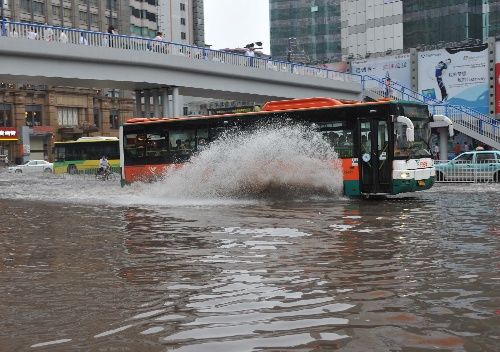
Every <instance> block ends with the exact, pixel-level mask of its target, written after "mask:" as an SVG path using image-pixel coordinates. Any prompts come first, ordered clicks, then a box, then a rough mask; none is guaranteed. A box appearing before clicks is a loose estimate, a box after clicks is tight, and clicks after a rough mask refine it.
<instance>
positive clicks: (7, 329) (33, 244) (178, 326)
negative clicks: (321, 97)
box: [0, 172, 500, 352]
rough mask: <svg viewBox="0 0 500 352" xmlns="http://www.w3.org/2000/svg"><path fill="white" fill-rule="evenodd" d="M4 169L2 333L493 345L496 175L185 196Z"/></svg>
mask: <svg viewBox="0 0 500 352" xmlns="http://www.w3.org/2000/svg"><path fill="white" fill-rule="evenodd" d="M0 176H1V177H0V191H1V192H0V193H1V194H0V222H1V224H2V226H1V227H0V234H1V243H2V246H1V247H0V285H1V287H2V300H1V303H0V312H1V320H0V350H1V351H183V352H187V351H217V352H225V351H237V352H245V351H264V350H265V351H332V350H338V351H346V352H347V351H349V352H350V351H436V350H440V351H474V352H475V351H498V346H499V345H500V270H499V269H500V243H499V239H500V220H499V215H498V214H499V211H500V185H495V184H477V185H468V184H462V185H437V186H435V187H434V188H433V189H431V190H429V191H425V192H422V193H417V194H411V195H406V196H399V197H397V198H395V199H388V200H370V201H364V200H355V199H347V198H342V197H340V196H333V195H329V196H325V197H320V196H317V195H316V196H314V197H312V198H309V199H307V198H301V199H293V198H290V197H286V195H285V196H282V197H276V198H273V197H270V198H260V197H259V198H255V199H252V197H248V195H247V196H246V197H244V198H241V199H238V198H203V199H199V198H198V199H197V198H189V197H186V198H182V197H179V196H177V195H176V197H169V194H168V192H166V191H164V187H163V186H162V183H161V182H160V183H158V184H152V185H144V184H142V185H141V184H135V185H133V186H130V187H125V188H121V187H120V186H119V185H118V184H115V183H107V182H97V181H95V180H93V179H91V178H89V179H83V178H70V177H69V176H67V177H57V176H53V175H44V177H35V176H27V175H12V174H7V173H5V172H1V173H0ZM162 190H163V191H162Z"/></svg>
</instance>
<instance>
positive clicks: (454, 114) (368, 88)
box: [362, 75, 500, 150]
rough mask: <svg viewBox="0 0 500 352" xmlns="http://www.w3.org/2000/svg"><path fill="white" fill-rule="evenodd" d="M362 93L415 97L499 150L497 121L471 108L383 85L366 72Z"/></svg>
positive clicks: (499, 125) (394, 84)
mask: <svg viewBox="0 0 500 352" xmlns="http://www.w3.org/2000/svg"><path fill="white" fill-rule="evenodd" d="M362 86H363V95H364V96H365V97H368V98H369V99H380V98H392V99H400V100H409V101H418V102H422V103H425V104H427V105H428V106H429V110H430V111H431V113H432V114H433V115H445V116H448V117H449V118H450V119H451V120H452V121H453V128H454V129H455V130H457V131H458V132H461V133H463V134H465V135H467V136H469V137H472V138H474V139H476V140H478V141H480V142H481V143H484V144H486V145H489V146H491V147H493V148H494V149H498V150H500V121H499V120H496V119H493V118H491V117H489V116H487V115H484V114H482V113H480V112H478V111H475V110H474V109H471V108H468V107H465V106H461V105H450V104H445V103H443V102H440V101H437V100H434V99H430V98H427V97H425V96H423V95H422V94H420V93H418V92H415V91H413V90H411V89H409V88H407V87H405V86H402V85H401V84H399V83H397V82H391V85H390V87H388V86H386V84H385V81H384V79H379V78H375V77H371V76H368V75H365V76H363V78H362Z"/></svg>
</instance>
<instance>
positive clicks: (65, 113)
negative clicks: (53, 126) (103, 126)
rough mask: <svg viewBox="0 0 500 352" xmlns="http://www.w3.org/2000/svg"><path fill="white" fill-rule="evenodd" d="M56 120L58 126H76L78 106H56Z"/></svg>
mask: <svg viewBox="0 0 500 352" xmlns="http://www.w3.org/2000/svg"><path fill="white" fill-rule="evenodd" d="M57 122H58V123H59V126H78V108H58V109H57Z"/></svg>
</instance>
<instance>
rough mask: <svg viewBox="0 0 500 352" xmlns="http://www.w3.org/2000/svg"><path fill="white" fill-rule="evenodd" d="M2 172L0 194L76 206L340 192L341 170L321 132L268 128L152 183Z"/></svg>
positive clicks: (226, 141) (214, 146) (220, 143)
mask: <svg viewBox="0 0 500 352" xmlns="http://www.w3.org/2000/svg"><path fill="white" fill-rule="evenodd" d="M0 172H1V176H0V188H1V190H2V192H0V198H8V199H22V200H42V201H54V202H67V203H74V204H107V205H118V206H123V205H126V206H128V205H153V206H162V205H166V206H171V205H175V206H191V205H194V206H198V205H207V206H208V205H219V204H225V205H228V204H234V203H236V204H241V203H245V204H247V203H249V204H252V203H254V202H256V201H257V202H258V201H260V200H267V199H293V200H295V199H317V198H318V196H319V198H323V197H325V196H326V197H331V196H337V195H339V194H341V190H342V170H341V167H340V164H339V160H338V159H337V154H336V153H335V151H334V150H333V148H332V147H331V146H330V145H329V144H328V143H327V142H326V141H325V140H323V137H322V135H321V133H319V132H315V131H313V130H311V129H310V128H307V127H304V126H276V125H273V126H267V127H263V128H260V129H258V130H256V131H252V132H250V131H248V132H241V131H240V132H235V133H227V134H226V135H223V136H221V137H220V138H219V139H218V140H217V141H215V142H213V143H211V144H210V146H209V148H207V149H206V150H204V151H202V152H201V153H199V154H198V155H195V156H193V157H192V158H191V161H190V162H189V163H187V164H185V165H184V166H183V167H182V168H177V169H175V168H171V169H169V170H168V171H167V173H166V174H165V176H164V177H162V178H161V179H160V180H158V181H157V182H155V183H140V182H138V183H134V184H132V185H130V186H127V187H124V188H121V187H120V185H119V183H118V182H114V183H111V182H101V181H96V180H95V179H94V177H92V176H91V177H89V178H81V177H80V176H78V175H68V174H64V175H62V176H61V175H45V174H44V175H28V174H27V175H24V174H22V175H19V174H8V173H6V172H2V171H1V170H0Z"/></svg>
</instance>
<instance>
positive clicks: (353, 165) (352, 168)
mask: <svg viewBox="0 0 500 352" xmlns="http://www.w3.org/2000/svg"><path fill="white" fill-rule="evenodd" d="M341 160H342V171H343V173H344V181H357V180H359V165H358V162H357V159H354V160H355V161H353V159H352V158H348V159H341Z"/></svg>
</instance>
